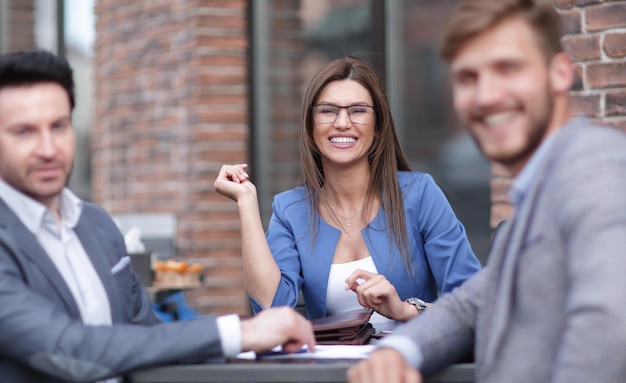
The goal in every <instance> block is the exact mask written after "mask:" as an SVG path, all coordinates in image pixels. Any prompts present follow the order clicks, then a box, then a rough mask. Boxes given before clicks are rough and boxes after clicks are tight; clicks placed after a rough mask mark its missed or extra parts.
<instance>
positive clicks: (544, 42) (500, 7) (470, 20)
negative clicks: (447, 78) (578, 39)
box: [439, 0, 563, 62]
mask: <svg viewBox="0 0 626 383" xmlns="http://www.w3.org/2000/svg"><path fill="white" fill-rule="evenodd" d="M514 17H521V18H522V19H523V20H525V21H526V22H527V23H528V25H529V26H530V27H531V28H532V30H533V31H534V33H535V35H536V38H537V43H538V45H539V46H540V49H541V50H542V51H543V53H544V54H545V57H546V60H549V59H551V58H552V57H553V56H554V55H556V54H557V53H559V52H562V51H563V47H562V45H561V36H562V26H561V24H562V21H561V16H560V15H559V14H558V13H557V11H556V9H555V8H554V5H553V3H552V0H463V1H461V2H460V3H459V4H458V5H457V7H456V8H455V10H454V12H453V14H452V16H451V18H450V19H449V21H448V23H447V25H446V27H445V29H444V33H443V39H442V43H441V47H440V50H439V54H440V56H441V57H442V58H443V59H444V60H445V61H446V62H451V61H452V60H453V59H454V57H455V56H456V55H457V54H458V53H459V51H460V50H461V49H462V48H463V46H464V45H465V44H466V43H467V42H468V41H469V40H471V39H472V38H474V37H476V36H478V35H479V34H481V33H482V32H484V31H486V30H488V29H490V28H492V27H495V26H496V25H497V24H499V23H501V22H503V21H505V20H508V19H510V18H514Z"/></svg>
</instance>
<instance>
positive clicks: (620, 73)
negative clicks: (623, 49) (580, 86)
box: [586, 62, 626, 89]
mask: <svg viewBox="0 0 626 383" xmlns="http://www.w3.org/2000/svg"><path fill="white" fill-rule="evenodd" d="M586 84H587V85H588V86H589V87H591V88H595V89H599V88H610V87H619V86H626V63H623V62H621V63H602V64H589V65H588V66H587V75H586Z"/></svg>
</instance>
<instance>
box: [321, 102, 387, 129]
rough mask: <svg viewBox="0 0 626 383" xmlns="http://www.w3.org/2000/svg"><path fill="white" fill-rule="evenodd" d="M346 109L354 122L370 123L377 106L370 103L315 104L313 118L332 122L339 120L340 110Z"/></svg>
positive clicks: (323, 121) (327, 122) (322, 122)
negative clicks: (347, 104)
mask: <svg viewBox="0 0 626 383" xmlns="http://www.w3.org/2000/svg"><path fill="white" fill-rule="evenodd" d="M341 109H346V110H347V111H348V118H349V119H350V121H352V123H353V124H369V123H370V122H372V118H373V117H374V112H375V111H376V108H374V107H373V106H370V105H350V106H338V105H333V104H317V105H313V119H314V120H315V122H317V123H320V124H332V123H333V122H335V121H336V120H337V116H338V115H339V111H340V110H341Z"/></svg>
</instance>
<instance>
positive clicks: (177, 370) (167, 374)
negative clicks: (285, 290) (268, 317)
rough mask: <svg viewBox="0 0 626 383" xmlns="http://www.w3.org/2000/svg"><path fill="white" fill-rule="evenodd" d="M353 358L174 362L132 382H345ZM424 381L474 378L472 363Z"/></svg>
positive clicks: (456, 382) (460, 381)
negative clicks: (205, 362)
mask: <svg viewBox="0 0 626 383" xmlns="http://www.w3.org/2000/svg"><path fill="white" fill-rule="evenodd" d="M355 362H356V360H306V361H303V360H297V361H295V360H281V361H271V362H270V361H260V362H259V361H244V362H242V361H236V362H230V363H215V364H213V363H212V364H194V365H176V366H166V367H157V368H151V369H147V370H143V371H137V372H135V373H134V374H132V381H133V382H135V383H174V382H176V383H201V382H345V380H346V370H347V369H348V368H349V367H350V366H351V365H353V364H354V363H355ZM424 381H425V382H426V383H469V382H473V381H474V365H473V364H455V365H452V366H450V367H448V368H447V369H445V370H443V371H441V372H439V373H437V374H435V375H432V376H428V377H427V378H426V379H424Z"/></svg>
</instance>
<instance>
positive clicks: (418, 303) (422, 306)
mask: <svg viewBox="0 0 626 383" xmlns="http://www.w3.org/2000/svg"><path fill="white" fill-rule="evenodd" d="M405 302H408V303H410V304H412V305H413V306H415V308H416V309H417V314H421V313H422V311H424V310H426V307H427V306H426V302H424V301H423V300H421V299H419V298H415V297H411V298H407V300H406V301H405Z"/></svg>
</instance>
